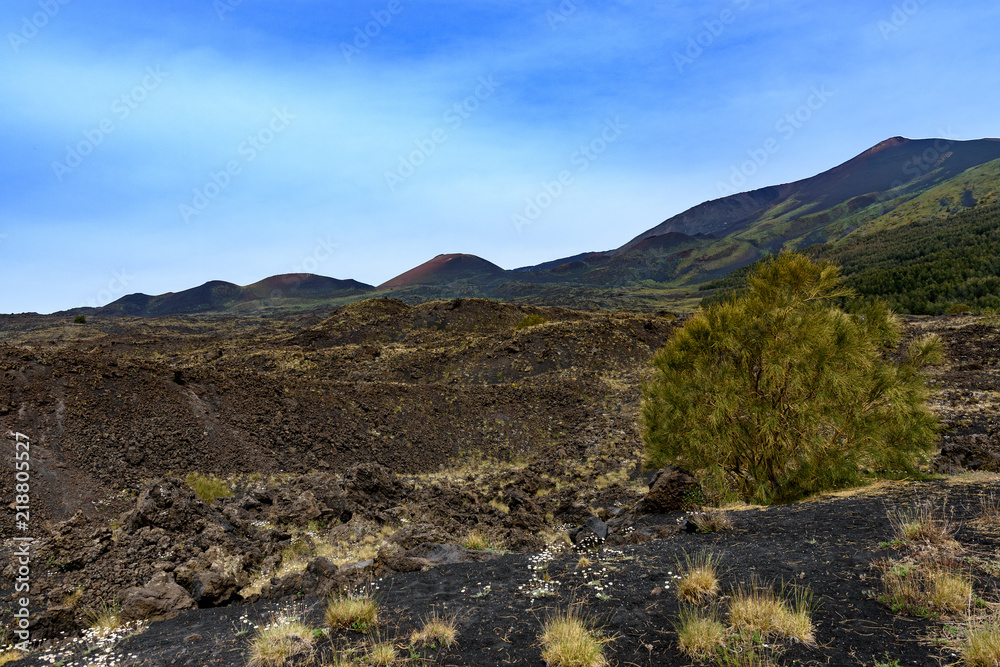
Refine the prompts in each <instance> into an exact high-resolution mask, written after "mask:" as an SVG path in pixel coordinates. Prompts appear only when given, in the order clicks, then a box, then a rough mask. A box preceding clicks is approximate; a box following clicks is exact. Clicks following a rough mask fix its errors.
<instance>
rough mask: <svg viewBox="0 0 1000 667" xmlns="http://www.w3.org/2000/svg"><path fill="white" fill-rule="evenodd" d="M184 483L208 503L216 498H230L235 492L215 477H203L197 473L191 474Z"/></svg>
mask: <svg viewBox="0 0 1000 667" xmlns="http://www.w3.org/2000/svg"><path fill="white" fill-rule="evenodd" d="M184 481H185V482H187V484H188V486H190V487H191V488H192V489H194V492H195V493H196V494H198V497H199V498H201V499H202V500H204V501H205V502H206V503H211V502H212V501H214V500H215V499H216V498H229V497H230V496H232V495H233V490H232V489H231V488H229V484H227V483H226V482H225V480H221V479H219V478H218V477H216V476H215V475H202V474H200V473H197V472H189V473H188V474H187V476H186V477H185V478H184Z"/></svg>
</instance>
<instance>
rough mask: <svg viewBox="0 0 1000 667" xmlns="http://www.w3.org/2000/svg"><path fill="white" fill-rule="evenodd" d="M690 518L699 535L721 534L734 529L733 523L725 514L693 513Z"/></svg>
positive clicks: (715, 512)
mask: <svg viewBox="0 0 1000 667" xmlns="http://www.w3.org/2000/svg"><path fill="white" fill-rule="evenodd" d="M688 518H689V519H690V520H691V523H693V524H694V527H695V529H697V531H698V532H699V533H721V532H723V531H726V530H732V529H733V522H732V520H731V519H730V518H729V515H728V514H726V513H725V512H719V511H705V512H692V513H691V514H690V515H689V516H688Z"/></svg>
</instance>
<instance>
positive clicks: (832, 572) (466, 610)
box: [12, 476, 1000, 666]
mask: <svg viewBox="0 0 1000 667" xmlns="http://www.w3.org/2000/svg"><path fill="white" fill-rule="evenodd" d="M984 480H986V478H985V477H980V478H976V477H971V478H965V479H964V480H963V479H962V478H950V479H945V480H935V481H927V482H891V483H884V484H881V485H879V486H878V487H873V488H869V489H862V490H860V491H857V492H854V493H847V494H841V495H837V494H834V495H831V496H826V497H823V498H820V499H816V500H810V501H805V502H801V503H797V504H793V505H786V506H775V507H769V508H746V509H740V510H733V511H731V512H730V513H729V515H730V517H731V518H732V520H733V524H734V528H733V530H732V531H728V532H723V533H713V534H688V533H681V534H679V535H677V536H675V537H672V538H669V539H664V540H654V541H651V542H647V543H645V544H642V545H639V546H626V547H620V548H606V549H604V550H603V551H602V552H600V553H599V554H598V553H597V552H589V553H588V554H587V555H588V557H589V558H590V559H591V560H593V561H595V565H594V566H592V567H591V568H589V570H586V571H585V570H581V569H577V561H578V558H579V555H578V554H575V553H573V552H566V553H562V554H558V555H550V556H546V555H544V554H543V555H541V556H539V555H525V554H517V555H506V556H503V557H501V558H500V559H498V560H495V561H492V562H489V563H474V564H462V565H453V566H442V567H439V568H437V569H434V570H430V571H425V572H418V573H411V574H403V575H397V576H394V577H390V578H386V579H384V580H379V581H377V582H374V583H373V584H372V590H373V592H374V594H375V596H376V598H377V599H378V600H379V602H380V604H381V607H382V614H381V618H382V619H383V621H382V624H381V626H380V627H379V628H378V630H377V636H378V638H380V639H381V640H382V641H387V640H391V641H393V642H394V643H395V644H396V645H397V647H398V648H399V651H400V655H401V657H409V656H410V653H409V652H408V651H409V649H408V637H409V634H410V632H411V631H412V630H413V629H414V628H415V627H418V626H419V625H420V622H421V621H422V620H423V619H424V618H426V617H427V616H428V615H430V614H431V613H434V612H437V613H439V614H446V615H453V616H454V617H455V618H457V620H458V628H459V636H458V643H457V645H456V646H455V647H453V648H452V649H450V650H445V649H440V648H439V649H436V650H431V649H427V650H419V651H418V652H417V653H416V654H414V655H417V654H419V656H420V657H421V658H422V659H421V660H420V661H411V662H409V663H407V664H418V662H419V663H422V664H442V665H484V666H486V665H490V666H493V665H539V664H542V659H541V648H540V644H539V641H538V636H539V633H540V628H541V624H542V621H543V620H544V619H545V618H547V617H548V616H549V615H550V614H552V613H554V612H556V611H558V610H563V609H565V608H566V607H567V605H569V604H570V603H574V602H575V603H577V604H579V605H580V607H582V609H583V611H584V613H585V614H586V615H587V616H589V617H590V619H591V620H592V621H593V623H594V624H595V625H596V626H597V627H598V628H600V629H601V631H602V632H603V633H604V634H605V635H606V636H610V637H611V641H610V642H609V643H608V645H607V649H606V652H607V655H608V657H609V658H610V659H611V664H618V665H672V664H691V660H689V659H687V658H686V657H685V656H683V655H682V654H680V653H679V652H678V650H677V635H676V633H675V631H674V629H673V625H672V623H673V621H674V620H675V619H676V617H677V614H678V608H679V607H678V601H677V598H676V595H675V592H674V588H673V586H671V585H670V581H671V575H672V573H673V574H676V573H677V572H678V571H679V567H678V561H679V560H682V559H683V558H684V554H685V553H687V554H693V553H695V552H697V551H699V550H702V549H710V550H711V551H712V552H713V553H714V554H716V555H719V556H720V557H721V562H722V564H721V569H722V572H723V574H722V577H721V581H722V589H723V596H725V595H727V594H728V593H729V590H730V589H731V588H732V587H733V586H735V585H739V584H741V583H745V582H750V581H753V580H754V578H757V579H759V580H763V581H765V582H771V583H775V584H778V585H780V583H781V582H785V583H786V584H796V585H801V586H804V587H807V588H808V589H809V590H810V591H811V592H812V594H813V596H814V602H815V604H816V609H815V611H814V613H813V621H814V623H815V626H816V637H817V645H816V646H806V645H803V644H795V643H785V644H784V645H783V646H781V648H780V655H778V656H777V662H778V663H779V664H785V665H791V664H831V665H874V664H875V662H876V660H878V661H883V662H885V661H891V660H898V661H899V663H898V664H899V665H928V666H930V665H934V666H939V665H942V664H949V663H954V662H955V661H956V660H957V658H956V657H955V656H954V652H953V649H952V648H950V647H948V646H947V645H942V644H940V643H939V644H938V645H935V644H934V642H933V640H934V638H935V637H937V636H940V632H941V630H942V628H943V627H944V625H945V623H948V622H951V623H953V624H954V623H957V622H958V621H956V620H954V619H950V620H949V619H940V620H938V621H931V620H925V619H921V618H914V617H905V616H896V615H893V614H892V613H891V612H890V611H889V610H888V609H887V608H886V607H885V606H883V605H882V604H880V603H879V602H878V601H876V599H875V596H876V595H877V593H878V592H879V590H880V586H881V584H880V578H879V570H878V569H877V567H876V563H877V562H878V561H879V560H880V559H884V558H886V557H891V556H893V555H895V554H896V553H897V552H896V551H895V550H894V549H893V548H891V547H889V546H887V545H886V543H887V541H888V540H890V539H892V527H891V525H890V522H889V520H888V515H889V513H890V511H892V510H893V509H894V508H899V509H902V508H907V507H913V506H914V505H915V504H916V503H920V502H924V501H929V502H931V503H932V505H933V507H934V509H935V511H936V512H937V513H938V515H939V516H947V518H948V520H949V521H950V522H952V524H953V525H954V526H955V528H956V532H955V537H956V539H957V540H958V541H959V543H960V544H961V545H962V547H963V548H964V551H963V556H965V557H971V556H980V557H981V558H983V559H986V560H988V561H992V562H994V563H995V562H996V559H997V557H998V556H1000V552H998V546H1000V541H998V537H1000V535H998V531H996V530H995V529H994V530H989V529H985V528H984V527H983V526H982V525H980V524H979V522H978V521H977V519H976V517H977V515H978V514H979V513H980V511H981V503H982V499H983V498H984V497H986V496H988V495H989V494H991V493H993V492H994V491H995V490H996V481H995V476H994V478H991V479H990V480H989V481H984ZM682 516H683V515H681V514H671V515H661V516H654V517H647V518H646V519H645V521H652V522H655V523H674V522H676V521H678V519H680V518H681V517H682ZM880 545H881V546H880ZM546 557H549V558H551V561H550V562H549V563H548V566H547V572H548V574H549V576H550V578H551V579H552V580H553V581H555V582H558V584H555V585H553V588H554V590H555V591H556V593H555V594H554V595H552V596H546V597H541V598H536V599H533V598H532V597H531V596H530V595H529V591H530V590H533V589H535V588H537V586H538V585H539V583H538V581H537V579H535V577H536V576H538V575H540V574H541V571H539V570H536V569H535V568H537V567H539V566H540V564H542V563H543V562H544V559H545V558H546ZM598 560H599V562H600V564H599V565H598V564H596V563H597V561H598ZM993 572H994V574H996V573H997V569H996V568H995V567H994V569H993ZM973 573H974V578H975V588H976V592H977V593H978V595H980V596H981V597H982V598H984V599H985V600H986V601H988V602H997V601H998V599H1000V598H998V591H997V585H998V579H997V578H996V577H995V576H993V575H991V574H990V573H988V572H985V571H982V570H980V569H974V570H973ZM595 578H596V579H598V580H599V581H600V582H601V586H602V587H603V591H602V590H599V589H598V588H596V587H593V586H588V585H587V583H586V582H588V581H593V580H594V579H595ZM533 579H534V580H533ZM656 588H661V589H664V590H662V592H658V593H655V594H654V589H656ZM598 595H607V596H608V599H604V600H602V599H599V598H598V597H597V596H598ZM724 599H725V598H724V597H723V601H724ZM723 606H724V605H723ZM322 608H323V604H322V601H320V600H315V599H313V600H304V601H301V602H298V603H292V604H286V605H283V606H277V605H275V604H268V605H247V606H242V607H230V608H224V609H202V610H197V611H192V612H189V613H186V614H183V615H181V616H179V617H177V618H174V619H172V620H168V621H165V622H160V623H154V624H153V625H152V626H150V627H149V628H148V629H147V630H146V631H145V632H144V633H142V634H140V635H138V636H135V637H133V638H131V639H128V640H126V641H125V642H123V643H121V644H120V645H119V646H118V647H117V648H116V649H115V651H114V653H115V654H116V655H119V656H122V657H121V658H120V659H119V660H118V661H117V662H116V663H115V664H119V665H149V666H152V665H209V664H212V665H215V664H219V665H244V664H246V661H247V659H248V648H247V647H248V644H249V641H250V639H251V637H252V636H253V631H252V629H251V628H250V627H249V625H248V623H258V624H261V625H263V624H264V623H266V622H267V620H268V619H269V618H273V617H274V615H275V614H278V613H283V611H284V610H289V609H291V610H298V611H300V612H303V613H304V614H305V615H306V616H307V618H308V619H309V620H310V621H311V622H312V623H313V624H315V625H317V626H319V625H321V624H322ZM241 630H243V631H244V632H241ZM366 641H369V642H370V641H371V637H370V636H365V635H361V634H357V633H354V632H352V631H338V632H335V633H333V634H332V636H331V637H323V638H322V639H320V640H318V641H317V644H316V646H317V655H316V656H315V657H316V662H315V664H323V663H324V661H325V660H329V659H330V657H331V653H330V651H331V650H332V649H333V647H334V646H335V647H337V649H338V650H344V649H346V648H348V647H354V648H356V649H357V650H358V651H359V654H360V653H363V644H364V643H365V642H366ZM128 655H132V656H136V657H135V658H131V659H130V658H127V657H125V656H128ZM424 659H426V660H424ZM12 664H17V665H43V664H50V663H48V662H45V661H44V660H43V659H42V657H41V656H40V655H39V654H36V655H35V656H33V657H31V658H29V659H25V660H22V661H20V662H17V663H12ZM74 664H90V663H74ZM94 664H110V663H104V662H101V663H94ZM289 664H292V663H289ZM295 664H298V663H295ZM302 664H305V663H302ZM359 664H364V663H359Z"/></svg>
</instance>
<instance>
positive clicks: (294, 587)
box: [260, 558, 371, 600]
mask: <svg viewBox="0 0 1000 667" xmlns="http://www.w3.org/2000/svg"><path fill="white" fill-rule="evenodd" d="M367 563H368V564H369V565H370V564H371V561H367ZM354 574H355V572H354V570H352V569H351V568H350V567H345V568H339V567H337V566H336V565H335V564H333V563H332V562H330V561H329V560H327V559H326V558H313V559H312V560H311V561H309V563H307V564H306V569H305V570H304V571H302V572H293V573H291V574H286V575H285V576H283V577H281V578H278V577H274V578H272V579H271V581H269V582H268V583H266V584H264V587H263V588H262V589H261V591H260V599H263V600H280V599H282V598H288V597H299V596H303V597H320V598H326V597H330V596H331V595H333V594H334V593H338V592H340V591H342V590H344V589H345V588H347V587H348V586H349V585H350V584H351V583H353V581H354V580H353V579H352V575H354Z"/></svg>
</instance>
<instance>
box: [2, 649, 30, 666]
mask: <svg viewBox="0 0 1000 667" xmlns="http://www.w3.org/2000/svg"><path fill="white" fill-rule="evenodd" d="M26 655H28V654H27V653H23V652H21V651H4V652H3V653H0V665H6V664H7V663H8V662H14V661H15V660H20V659H21V658H23V657H25V656H26Z"/></svg>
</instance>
